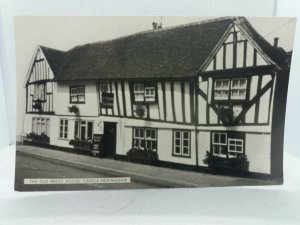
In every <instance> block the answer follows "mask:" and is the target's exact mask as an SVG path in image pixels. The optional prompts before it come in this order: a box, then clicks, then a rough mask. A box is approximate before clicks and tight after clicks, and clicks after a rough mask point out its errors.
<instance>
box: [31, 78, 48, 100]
mask: <svg viewBox="0 0 300 225" xmlns="http://www.w3.org/2000/svg"><path fill="white" fill-rule="evenodd" d="M41 86H43V87H44V88H43V89H41ZM41 90H43V91H41ZM36 92H37V93H36ZM36 95H37V98H36ZM32 96H33V97H32V100H33V101H37V100H39V101H43V102H45V101H46V83H39V84H34V86H33V94H32ZM41 97H43V98H41Z"/></svg>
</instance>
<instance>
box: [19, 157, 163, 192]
mask: <svg viewBox="0 0 300 225" xmlns="http://www.w3.org/2000/svg"><path fill="white" fill-rule="evenodd" d="M16 161H17V163H16V178H15V189H16V190H20V191H21V190H22V191H63V190H101V189H134V188H158V186H157V185H153V184H150V183H143V182H138V181H131V183H122V184H102V183H101V184H76V185H75V184H48V185H46V184H45V185H43V184H42V185H41V184H38V185H24V179H25V178H26V179H27V178H45V179H48V178H103V177H116V174H114V175H111V174H107V173H105V172H103V173H101V174H100V173H96V172H91V171H87V170H82V169H78V168H75V167H70V166H65V165H60V164H57V163H53V162H50V161H47V160H42V159H36V158H31V157H28V156H24V155H21V154H18V153H17V157H16ZM117 177H120V176H117Z"/></svg>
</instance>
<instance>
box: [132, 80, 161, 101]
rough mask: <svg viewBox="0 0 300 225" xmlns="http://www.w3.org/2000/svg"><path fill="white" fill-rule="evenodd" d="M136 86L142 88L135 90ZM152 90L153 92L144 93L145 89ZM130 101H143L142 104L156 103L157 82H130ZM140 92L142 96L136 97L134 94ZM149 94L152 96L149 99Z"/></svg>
mask: <svg viewBox="0 0 300 225" xmlns="http://www.w3.org/2000/svg"><path fill="white" fill-rule="evenodd" d="M137 86H140V87H142V90H137V88H136V87H137ZM151 89H152V90H153V94H152V95H149V94H146V91H147V90H149V91H150V90H151ZM131 93H132V101H133V102H134V103H143V104H152V103H157V94H158V93H157V84H156V83H149V84H147V83H142V82H135V83H133V84H132V92H131ZM137 94H140V95H142V96H143V97H142V98H141V99H137V98H136V95H137ZM149 96H150V97H151V96H152V98H150V99H149Z"/></svg>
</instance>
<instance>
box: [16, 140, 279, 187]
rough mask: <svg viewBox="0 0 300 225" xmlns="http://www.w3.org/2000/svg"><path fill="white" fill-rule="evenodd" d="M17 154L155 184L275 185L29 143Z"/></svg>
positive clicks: (271, 182) (182, 185) (162, 185)
mask: <svg viewBox="0 0 300 225" xmlns="http://www.w3.org/2000/svg"><path fill="white" fill-rule="evenodd" d="M16 149H17V154H21V155H24V156H29V157H32V158H36V159H42V160H46V161H50V162H53V163H57V164H61V165H66V166H70V167H76V168H78V169H82V170H88V171H92V172H99V173H103V172H104V173H105V174H109V175H111V176H125V177H128V176H130V177H131V180H132V181H139V182H141V181H142V182H144V183H149V184H151V185H152V186H156V187H209V186H213V187H215V186H219V187H223V186H259V185H274V184H276V181H275V182H274V181H268V180H256V179H250V178H240V177H231V176H225V175H214V174H207V173H201V172H195V171H183V170H177V169H169V168H163V167H157V166H150V165H143V164H136V163H132V162H127V161H118V160H114V159H109V158H97V157H93V156H88V155H82V154H75V153H69V152H64V151H59V150H53V149H48V148H41V147H34V146H29V145H18V146H16Z"/></svg>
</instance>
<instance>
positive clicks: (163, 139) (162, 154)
mask: <svg viewBox="0 0 300 225" xmlns="http://www.w3.org/2000/svg"><path fill="white" fill-rule="evenodd" d="M157 146H158V152H157V153H158V158H159V160H161V161H167V162H173V163H180V164H187V165H196V159H195V147H194V146H195V133H194V132H191V149H190V151H191V156H190V157H180V156H173V155H172V152H173V149H172V148H173V130H171V129H158V134H157Z"/></svg>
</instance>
